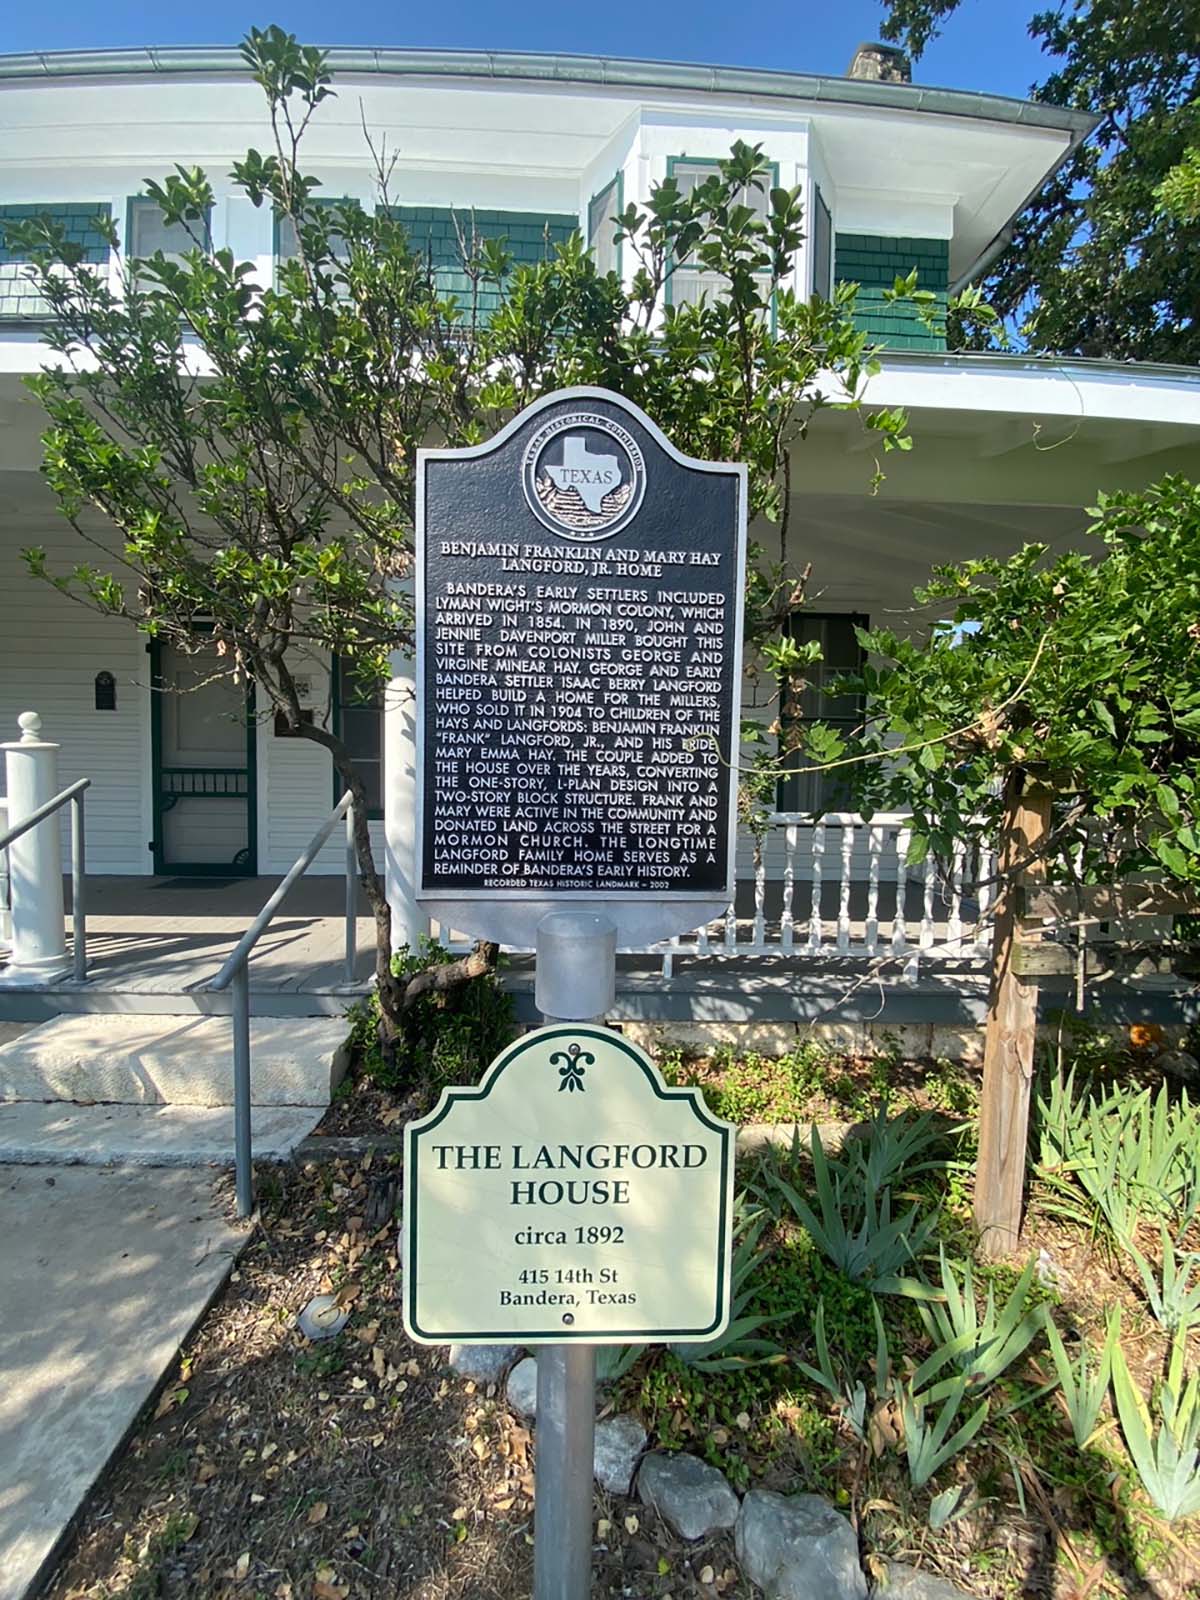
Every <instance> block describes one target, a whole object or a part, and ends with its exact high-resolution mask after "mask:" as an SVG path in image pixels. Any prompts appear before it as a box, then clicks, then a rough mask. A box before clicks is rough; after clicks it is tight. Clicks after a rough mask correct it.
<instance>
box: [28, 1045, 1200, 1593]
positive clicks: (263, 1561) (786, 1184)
mask: <svg viewBox="0 0 1200 1600" xmlns="http://www.w3.org/2000/svg"><path fill="white" fill-rule="evenodd" d="M491 1026H492V1023H491V1022H488V1023H486V1024H485V1027H484V1031H485V1032H486V1031H487V1029H488V1028H490V1027H491ZM469 1031H470V1030H469V1029H467V1028H464V1029H463V1030H462V1031H461V1033H460V1047H461V1048H463V1049H466V1050H470V1049H477V1048H478V1046H479V1045H480V1044H481V1043H482V1042H483V1035H482V1034H480V1035H479V1036H478V1037H477V1038H476V1039H475V1041H474V1044H472V1043H471V1041H470V1040H469V1039H468V1038H467V1035H468V1033H469ZM1139 1038H1140V1035H1139ZM1156 1043H1157V1042H1156V1041H1151V1047H1150V1048H1142V1049H1131V1048H1129V1047H1128V1046H1127V1045H1125V1044H1123V1043H1122V1042H1121V1041H1120V1040H1119V1039H1118V1040H1111V1039H1103V1038H1100V1037H1098V1036H1090V1035H1088V1034H1087V1033H1086V1032H1085V1033H1079V1034H1077V1036H1076V1038H1075V1040H1074V1041H1073V1042H1068V1044H1067V1045H1066V1046H1065V1047H1063V1048H1061V1049H1055V1048H1054V1047H1052V1046H1050V1045H1047V1046H1046V1047H1045V1048H1044V1050H1043V1052H1042V1054H1041V1055H1040V1058H1039V1073H1038V1081H1037V1093H1036V1097H1035V1098H1036V1121H1035V1134H1036V1137H1035V1140H1034V1142H1033V1146H1032V1152H1031V1157H1030V1183H1031V1212H1030V1221H1029V1224H1028V1228H1027V1239H1026V1255H1025V1256H1024V1257H1023V1258H1022V1259H1020V1260H1015V1261H1013V1262H1009V1263H1003V1264H996V1265H994V1264H982V1265H981V1264H980V1263H978V1262H977V1261H974V1260H973V1259H972V1249H973V1235H972V1230H971V1217H970V1200H969V1176H970V1169H971V1166H972V1164H973V1162H974V1160H975V1139H976V1124H975V1119H974V1116H973V1114H972V1109H973V1096H974V1095H977V1093H978V1073H977V1070H975V1069H972V1068H968V1067H958V1066H955V1067H950V1066H948V1065H941V1066H937V1065H934V1064H925V1065H924V1066H922V1065H921V1064H918V1063H915V1062H905V1061H902V1060H901V1059H900V1058H899V1056H898V1055H897V1054H896V1053H895V1052H894V1051H889V1050H885V1051H884V1052H883V1055H882V1058H881V1060H880V1061H876V1060H873V1059H872V1058H870V1057H867V1056H862V1057H856V1056H853V1055H848V1054H846V1053H844V1052H839V1051H836V1050H834V1049H832V1048H828V1047H824V1048H819V1047H817V1046H816V1045H815V1044H813V1043H812V1042H811V1041H809V1042H807V1043H805V1042H803V1041H801V1043H800V1044H799V1045H798V1046H797V1048H795V1049H794V1050H793V1051H791V1052H790V1053H789V1054H788V1055H787V1056H785V1057H784V1058H782V1059H781V1060H780V1059H779V1058H776V1061H778V1063H779V1066H780V1071H779V1072H778V1073H777V1074H776V1075H777V1076H778V1077H779V1078H781V1079H783V1080H785V1081H787V1080H790V1081H789V1084H788V1087H787V1088H786V1089H785V1091H783V1092H784V1093H785V1094H786V1095H788V1096H790V1099H788V1100H787V1101H786V1102H782V1103H781V1106H780V1109H785V1108H786V1109H787V1110H788V1111H793V1110H794V1111H795V1112H796V1113H797V1116H796V1120H797V1121H799V1122H800V1123H801V1129H800V1132H799V1135H798V1137H796V1138H795V1139H794V1140H792V1139H790V1138H789V1137H785V1138H784V1139H783V1142H782V1143H780V1144H777V1145H773V1146H771V1147H768V1148H766V1149H765V1150H761V1149H760V1150H757V1151H755V1150H748V1151H747V1152H746V1153H745V1154H744V1155H743V1156H742V1158H741V1159H740V1160H739V1172H738V1186H739V1201H738V1218H737V1246H736V1255H735V1290H734V1292H735V1299H736V1302H737V1309H736V1316H735V1320H734V1324H733V1326H732V1328H731V1330H730V1331H729V1333H728V1334H727V1335H725V1336H723V1337H722V1338H721V1339H719V1340H717V1341H714V1342H713V1343H712V1344H711V1345H710V1346H700V1347H694V1346H692V1347H683V1346H680V1347H676V1348H669V1347H651V1348H648V1349H644V1350H643V1349H638V1348H631V1349H628V1350H622V1349H616V1350H606V1351H604V1352H602V1357H603V1359H602V1364H601V1375H602V1379H603V1389H602V1396H603V1403H604V1407H605V1410H606V1411H608V1410H615V1411H622V1412H626V1413H632V1414H634V1415H636V1416H637V1417H638V1418H639V1419H640V1420H641V1421H642V1423H643V1424H644V1426H645V1427H646V1428H647V1429H648V1431H649V1433H650V1436H651V1441H652V1443H654V1444H656V1445H658V1446H659V1447H662V1448H667V1449H682V1450H687V1451H690V1452H692V1453H694V1454H697V1455H699V1456H701V1457H703V1458H704V1459H706V1460H708V1461H710V1462H711V1463H712V1464H713V1465H715V1466H717V1467H719V1468H720V1469H721V1470H722V1471H723V1472H724V1473H725V1474H726V1475H727V1476H728V1477H729V1479H730V1481H731V1482H733V1483H734V1484H735V1486H736V1487H737V1488H739V1489H742V1490H744V1489H746V1488H748V1487H769V1488H776V1489H780V1490H782V1491H784V1492H792V1491H796V1490H798V1489H806V1490H811V1491H813V1492H816V1493H819V1494H823V1495H826V1496H827V1497H829V1498H830V1499H832V1500H834V1502H835V1503H836V1504H838V1505H839V1506H840V1507H841V1508H842V1510H843V1511H844V1512H845V1514H846V1515H848V1516H849V1517H850V1518H851V1520H852V1522H853V1524H854V1526H855V1528H856V1531H857V1533H858V1536H859V1540H860V1545H861V1549H862V1551H863V1554H864V1558H865V1560H866V1563H867V1566H868V1569H869V1570H875V1571H879V1570H881V1569H882V1564H883V1562H884V1561H885V1560H886V1559H889V1558H894V1559H901V1560H904V1561H906V1562H909V1563H915V1564H918V1565H920V1566H922V1567H924V1568H926V1569H928V1570H930V1571H937V1572H940V1573H942V1574H943V1575H944V1576H946V1577H947V1578H949V1579H951V1580H952V1581H953V1582H954V1583H955V1584H956V1585H958V1586H959V1587H960V1588H961V1589H963V1590H964V1591H966V1592H967V1593H970V1594H975V1595H978V1596H980V1597H981V1600H982V1597H987V1600H1000V1597H1005V1600H1008V1597H1013V1600H1015V1597H1016V1596H1019V1595H1026V1594H1029V1595H1036V1594H1044V1595H1052V1596H1056V1597H1058V1600H1067V1597H1079V1596H1085V1595H1086V1596H1092V1597H1096V1600H1100V1597H1104V1596H1108V1597H1114V1600H1115V1597H1117V1596H1121V1597H1126V1600H1128V1597H1130V1596H1142V1597H1144V1600H1183V1597H1184V1596H1187V1595H1189V1594H1192V1593H1194V1592H1195V1587H1196V1585H1197V1583H1200V1523H1198V1522H1197V1512H1198V1511H1200V1437H1198V1435H1200V1423H1198V1422H1197V1419H1196V1407H1197V1390H1198V1389H1200V1378H1198V1377H1197V1376H1196V1374H1197V1371H1198V1370H1200V1368H1198V1364H1197V1355H1198V1354H1200V1231H1198V1229H1197V1213H1198V1210H1200V1206H1198V1201H1200V1170H1198V1169H1197V1165H1196V1162H1197V1157H1196V1151H1197V1149H1200V1109H1198V1108H1197V1107H1196V1106H1195V1105H1194V1104H1193V1103H1192V1102H1191V1101H1190V1100H1189V1099H1188V1097H1187V1096H1186V1094H1184V1093H1183V1092H1181V1091H1179V1090H1175V1089H1171V1088H1170V1087H1167V1088H1164V1081H1163V1079H1162V1074H1161V1072H1160V1071H1159V1069H1158V1067H1157V1066H1156V1061H1155V1048H1156ZM659 1059H660V1063H661V1065H662V1067H663V1070H664V1071H665V1072H666V1074H667V1075H668V1076H669V1077H670V1078H671V1079H672V1080H673V1081H675V1082H677V1083H693V1084H695V1085H697V1086H698V1087H699V1088H700V1089H701V1091H702V1092H703V1093H704V1095H705V1097H706V1099H707V1101H708V1103H709V1104H710V1105H711V1106H713V1108H714V1109H716V1110H718V1111H721V1112H723V1113H724V1114H729V1113H730V1111H731V1110H734V1111H736V1110H737V1107H738V1106H739V1105H741V1106H742V1108H743V1109H742V1116H743V1120H746V1119H747V1118H749V1119H751V1120H753V1118H755V1117H757V1116H758V1114H759V1112H760V1110H761V1109H762V1108H761V1107H760V1106H759V1105H758V1104H754V1105H750V1106H746V1105H745V1104H744V1102H742V1101H740V1100H738V1099H737V1098H736V1097H737V1096H740V1095H741V1093H742V1090H743V1087H744V1084H745V1083H746V1082H747V1081H754V1080H755V1079H756V1077H757V1079H758V1080H760V1081H762V1082H764V1083H765V1082H766V1080H767V1079H768V1077H769V1076H770V1069H771V1068H773V1067H774V1066H775V1065H776V1061H773V1060H772V1058H769V1057H766V1056H757V1057H755V1056H753V1055H743V1054H740V1053H737V1052H735V1051H732V1050H728V1049H727V1050H724V1051H720V1052H716V1053H715V1054H714V1053H712V1052H709V1053H705V1054H698V1053H692V1052H689V1051H687V1050H685V1049H682V1048H673V1047H671V1046H670V1044H669V1043H668V1044H666V1045H664V1047H663V1049H662V1050H661V1051H660V1052H659ZM458 1070H459V1069H457V1068H456V1073H457V1071H458ZM430 1087H431V1090H432V1088H433V1087H434V1085H431V1086H430ZM731 1087H732V1088H733V1091H734V1094H735V1101H734V1102H732V1103H731V1101H730V1099H729V1098H728V1094H729V1090H730V1088H731ZM363 1092H364V1093H367V1094H369V1095H371V1096H377V1095H378V1094H379V1093H380V1091H379V1089H378V1087H377V1086H376V1085H370V1084H368V1085H367V1086H366V1088H365V1089H364V1090H363ZM405 1092H406V1091H404V1090H401V1091H398V1092H397V1093H395V1094H393V1096H392V1100H393V1103H394V1104H396V1105H399V1104H400V1098H401V1095H402V1094H403V1093H405ZM889 1095H890V1097H889ZM768 1110H769V1111H771V1112H772V1113H773V1112H774V1110H775V1108H774V1107H770V1108H768ZM814 1123H815V1124H818V1125H819V1126H820V1128H821V1130H822V1131H821V1132H818V1133H816V1134H815V1135H814V1134H813V1133H812V1132H810V1130H811V1129H812V1127H813V1125H814ZM327 1125H328V1126H329V1127H331V1128H332V1127H336V1125H337V1108H335V1109H334V1111H333V1112H332V1113H331V1116H330V1119H329V1122H328V1124H327ZM1114 1146H1115V1147H1116V1148H1117V1151H1118V1154H1117V1156H1116V1158H1115V1160H1114V1155H1113V1150H1114ZM397 1159H398V1158H396V1157H394V1156H382V1155H379V1154H376V1155H370V1154H368V1155H367V1156H365V1157H358V1158H353V1159H348V1160H342V1161H334V1160H327V1161H319V1162H317V1161H314V1162H312V1163H310V1164H308V1165H306V1166H302V1167H300V1168H299V1169H296V1168H290V1169H283V1170H282V1171H280V1170H278V1169H263V1170H262V1171H260V1173H259V1175H258V1179H259V1192H260V1195H261V1196H262V1205H263V1210H262V1222H261V1227H260V1231H259V1233H258V1234H257V1235H256V1237H255V1240H254V1242H253V1243H252V1245H251V1247H250V1249H249V1250H248V1252H247V1254H246V1256H245V1257H244V1258H243V1261H242V1262H241V1264H240V1267H239V1272H238V1274H237V1277H236V1280H235V1282H234V1284H233V1285H232V1286H231V1290H230V1293H229V1295H228V1296H227V1298H226V1300H225V1301H224V1303H223V1304H222V1305H220V1306H219V1307H218V1308H216V1309H215V1310H214V1312H213V1313H211V1314H210V1316H209V1318H208V1319H207V1321H206V1323H205V1325H204V1326H203V1328H202V1329H201V1331H200V1333H199V1334H198V1336H197V1338H196V1339H195V1340H194V1341H193V1342H192V1344H191V1345H190V1346H189V1347H188V1349H187V1350H186V1351H185V1353H184V1356H183V1358H182V1362H181V1365H180V1368H179V1370H178V1372H177V1373H176V1374H174V1375H173V1376H172V1378H171V1380H170V1381H169V1383H168V1385H167V1387H166V1389H165V1390H164V1392H163V1395H162V1398H161V1399H160V1400H159V1401H158V1403H157V1405H156V1406H155V1407H154V1410H153V1414H151V1415H149V1416H147V1418H146V1419H145V1421H144V1424H143V1426H142V1428H141V1430H140V1431H139V1433H138V1435H137V1436H136V1438H135V1440H134V1442H133V1444H132V1447H131V1449H130V1451H129V1452H128V1453H127V1455H126V1456H125V1458H124V1459H123V1461H122V1462H121V1464H120V1465H119V1466H118V1468H117V1469H116V1471H115V1473H114V1475H113V1476H112V1478H111V1479H110V1481H109V1482H108V1484H107V1485H106V1487H105V1488H104V1489H103V1491H102V1493H101V1496H100V1498H99V1500H98V1502H97V1503H96V1505H95V1506H94V1507H93V1508H92V1511H91V1513H90V1514H89V1517H88V1519H87V1521H86V1523H85V1526H84V1527H83V1529H82V1531H81V1533H80V1535H79V1538H78V1540H77V1542H76V1545H75V1547H74V1549H73V1551H72V1552H71V1554H70V1555H69V1557H68V1559H67V1561H66V1563H65V1565H64V1568H63V1570H62V1572H61V1574H60V1576H59V1578H58V1580H57V1583H56V1586H55V1589H54V1591H53V1593H54V1596H55V1600H68V1597H70V1600H101V1597H102V1596H103V1597H105V1600H117V1597H118V1596H121V1597H143V1596H150V1595H162V1596H165V1597H181V1596H183V1595H185V1594H186V1595H191V1594H197V1593H203V1594H205V1595H211V1596H214V1597H222V1600H223V1597H226V1596H229V1597H233V1596H235V1595H236V1596H238V1597H242V1596H246V1595H255V1596H257V1595H262V1596H264V1597H267V1596H270V1597H275V1600H301V1597H307V1596H309V1595H312V1596H314V1597H318V1600H329V1597H331V1596H337V1597H339V1600H350V1597H352V1596H359V1595H362V1596H378V1597H380V1600H382V1597H383V1596H385V1595H391V1594H394V1593H396V1592H397V1591H398V1590H403V1592H404V1593H405V1594H408V1595H411V1596H412V1597H413V1600H434V1597H438V1600H441V1597H450V1596H454V1597H463V1600H466V1597H483V1596H497V1597H503V1600H516V1597H517V1596H519V1595H523V1594H527V1593H528V1585H529V1571H530V1565H529V1564H530V1559H531V1551H530V1544H529V1539H530V1535H531V1531H532V1520H531V1518H532V1500H531V1491H532V1475H531V1465H532V1448H533V1443H534V1441H535V1439H536V1426H534V1427H533V1428H532V1430H531V1428H530V1426H529V1425H528V1424H527V1423H525V1422H523V1421H522V1420H521V1419H520V1418H519V1417H516V1416H514V1415H513V1414H512V1412H511V1411H510V1409H509V1408H508V1406H507V1404H506V1403H505V1400H504V1397H503V1394H502V1393H498V1392H496V1391H495V1390H494V1389H490V1388H488V1387H486V1386H483V1385H475V1384H472V1383H470V1382H464V1380H463V1379H462V1378H461V1377H459V1376H457V1375H456V1374H455V1373H454V1372H453V1371H451V1370H450V1369H448V1368H447V1367H446V1365H445V1361H444V1352H437V1351H430V1350H425V1349H417V1348H414V1347H412V1346H410V1345H408V1343H407V1342H406V1340H405V1338H404V1335H403V1332H402V1328H401V1322H400V1314H399V1285H398V1262H397V1256H396V1235H395V1229H394V1227H393V1226H392V1225H391V1224H385V1225H383V1226H382V1227H380V1228H379V1229H377V1230H375V1231H373V1232H372V1231H369V1230H368V1226H367V1223H366V1217H367V1215H368V1214H369V1207H370V1198H369V1197H370V1193H371V1190H372V1188H373V1186H374V1185H375V1183H376V1182H377V1180H378V1178H379V1177H380V1175H381V1173H386V1172H388V1171H392V1170H394V1162H395V1161H396V1160H397ZM1114 1190H1117V1191H1120V1194H1121V1199H1120V1201H1118V1202H1116V1203H1114V1202H1113V1201H1112V1199H1111V1194H1112V1192H1113V1191H1114ZM317 1292H329V1293H334V1294H336V1295H338V1296H339V1298H340V1299H341V1300H342V1301H343V1303H344V1304H345V1305H346V1307H347V1308H348V1310H349V1311H350V1322H349V1324H348V1327H347V1329H346V1330H345V1331H344V1332H343V1333H342V1334H341V1335H339V1336H338V1337H337V1338H336V1339H334V1340H332V1341H329V1342H326V1343H322V1344H319V1345H310V1344H308V1343H307V1341H305V1340H304V1339H303V1338H302V1337H300V1336H299V1334H298V1333H297V1332H296V1330H295V1328H294V1325H293V1319H294V1317H295V1315H296V1313H297V1312H298V1310H299V1309H300V1308H301V1307H302V1306H303V1304H304V1303H305V1301H306V1300H307V1298H308V1297H309V1295H310V1294H314V1293H317ZM531 1433H532V1437H531ZM596 1517H597V1521H596V1543H595V1559H596V1572H597V1578H596V1586H595V1590H594V1592H595V1593H596V1594H601V1595H607V1594H612V1595H613V1596H616V1595H618V1594H620V1595H624V1596H627V1597H628V1596H633V1597H651V1596H654V1597H658V1600H665V1597H666V1596H668V1595H671V1596H675V1597H680V1596H694V1597H700V1596H713V1595H725V1596H735V1597H741V1596H747V1597H748V1596H749V1594H750V1592H751V1591H750V1589H749V1588H748V1586H746V1585H745V1584H744V1581H743V1580H742V1579H740V1578H739V1576H738V1574H737V1570H736V1563H735V1561H734V1559H733V1554H732V1547H731V1543H730V1541H729V1539H728V1536H719V1537H714V1538H712V1539H706V1540H704V1541H701V1543H700V1544H698V1545H695V1546H689V1545H686V1544H684V1543H683V1542H681V1541H680V1540H679V1539H678V1538H676V1537H675V1536H674V1535H673V1534H672V1533H671V1532H670V1530H669V1529H668V1528H667V1527H666V1525H665V1524H663V1523H661V1522H660V1521H659V1519H658V1518H657V1517H656V1516H654V1515H653V1514H652V1513H651V1512H649V1511H648V1510H647V1509H646V1508H645V1507H642V1506H640V1505H636V1504H633V1503H631V1502H627V1501H622V1500H617V1499H613V1498H612V1497H608V1496H604V1495H601V1496H600V1497H599V1498H598V1501H597V1510H596Z"/></svg>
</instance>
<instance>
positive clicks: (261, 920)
mask: <svg viewBox="0 0 1200 1600" xmlns="http://www.w3.org/2000/svg"><path fill="white" fill-rule="evenodd" d="M343 817H345V819H346V951H345V972H346V981H347V982H348V983H349V982H353V980H354V963H355V957H356V955H357V949H356V937H355V935H356V929H355V926H354V922H355V912H356V910H357V902H356V884H357V861H356V857H355V851H354V796H353V795H352V794H351V792H350V790H349V789H347V790H346V793H345V794H344V795H343V796H342V798H341V799H340V800H339V801H338V803H337V805H336V806H334V808H333V810H332V811H331V812H330V814H329V816H328V817H327V818H326V820H325V822H324V823H323V824H322V825H321V827H320V828H318V830H317V832H316V833H314V834H313V836H312V838H311V839H310V840H309V842H308V845H307V847H306V848H305V849H304V851H303V852H302V853H301V854H300V855H299V856H297V858H296V860H295V862H294V863H293V864H292V867H291V869H290V870H289V872H288V874H287V876H286V877H285V878H284V879H283V881H282V883H280V884H279V885H278V886H277V888H276V889H275V890H274V892H273V893H272V895H271V896H270V898H269V899H268V900H267V902H266V903H265V905H264V906H263V908H262V910H261V911H260V912H259V913H258V915H257V916H256V917H255V919H254V921H253V922H252V923H251V924H250V926H249V927H248V928H247V929H246V931H245V933H244V934H243V935H242V937H241V938H240V939H239V940H238V942H237V944H236V945H235V946H234V948H233V950H232V951H231V952H230V954H229V956H228V957H227V959H226V960H225V962H224V963H223V965H222V967H221V970H220V971H219V972H218V973H217V975H216V977H215V978H214V979H213V980H212V982H211V983H210V984H208V986H207V987H208V989H209V992H210V993H213V994H219V993H220V992H221V991H222V990H223V989H228V988H230V987H231V986H232V989H233V1002H232V1011H233V1146H234V1174H235V1182H236V1188H237V1213H238V1216H239V1217H248V1216H249V1215H250V1213H251V1212H252V1211H253V1210H254V1170H253V1165H252V1152H251V1142H250V956H251V954H252V953H253V951H254V946H255V945H256V944H257V943H258V941H259V940H260V939H261V938H262V936H263V934H264V933H265V932H266V929H267V925H268V924H269V923H270V921H271V918H272V917H273V916H274V915H275V913H276V912H277V911H278V910H279V908H280V906H281V905H282V904H283V902H284V901H285V900H286V899H287V897H288V895H289V894H290V893H291V891H292V890H293V889H294V888H295V886H296V884H297V883H298V882H299V881H300V879H301V878H302V877H303V876H304V874H305V873H306V872H307V871H308V869H309V867H311V866H312V864H313V862H314V861H315V859H316V858H317V856H318V855H319V853H320V851H321V850H322V848H323V847H324V845H325V842H326V840H327V839H328V838H329V835H330V834H331V833H332V832H333V830H334V829H335V828H336V827H337V825H338V823H339V822H340V821H341V819H342V818H343Z"/></svg>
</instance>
